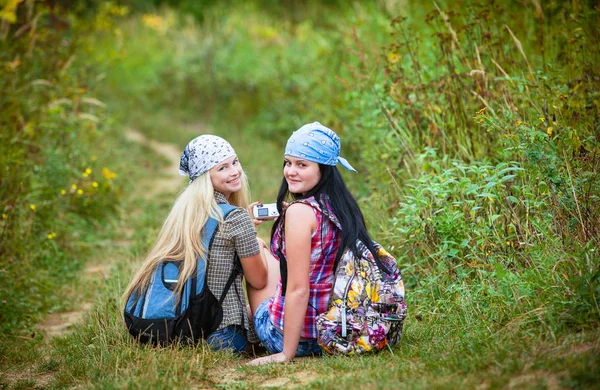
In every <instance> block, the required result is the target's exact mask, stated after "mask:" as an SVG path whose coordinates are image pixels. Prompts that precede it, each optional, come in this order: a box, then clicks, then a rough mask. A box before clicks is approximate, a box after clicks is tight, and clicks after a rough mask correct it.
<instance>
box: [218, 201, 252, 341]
mask: <svg viewBox="0 0 600 390" xmlns="http://www.w3.org/2000/svg"><path fill="white" fill-rule="evenodd" d="M215 200H216V201H217V203H228V202H227V199H226V198H225V196H224V195H223V194H222V193H220V192H217V191H215ZM236 252H237V254H238V256H239V257H240V258H245V257H250V256H254V255H257V254H259V253H260V248H259V246H258V242H257V241H256V230H255V228H254V224H253V223H252V220H251V219H250V215H249V214H248V211H246V210H245V209H243V208H241V207H240V208H238V209H236V210H233V211H232V212H230V213H229V215H228V216H227V218H226V219H225V221H224V222H223V223H222V224H219V227H218V228H217V231H216V232H215V236H214V239H213V242H212V245H211V247H210V253H209V256H208V274H207V282H208V288H209V289H210V291H211V292H212V293H213V294H214V296H215V297H216V298H217V299H219V298H220V297H221V294H222V293H223V290H224V289H225V285H226V284H227V280H228V279H229V275H230V274H231V270H232V268H233V259H234V257H235V253H236ZM229 325H240V326H242V325H243V326H244V327H245V328H246V330H247V336H248V341H250V342H251V343H254V342H257V341H258V338H257V337H256V332H255V331H254V324H252V323H251V322H250V321H249V319H248V312H247V310H246V299H245V296H244V290H243V288H242V275H241V274H240V275H238V277H237V278H236V279H235V281H234V282H233V284H232V285H231V287H230V289H229V291H228V292H227V295H226V296H225V299H224V300H223V321H222V322H221V325H220V326H219V329H223V328H225V327H227V326H229Z"/></svg>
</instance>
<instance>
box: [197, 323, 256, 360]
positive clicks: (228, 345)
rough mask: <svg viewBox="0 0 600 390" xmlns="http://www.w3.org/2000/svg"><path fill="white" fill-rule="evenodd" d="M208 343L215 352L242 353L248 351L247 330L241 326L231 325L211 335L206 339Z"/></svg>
mask: <svg viewBox="0 0 600 390" xmlns="http://www.w3.org/2000/svg"><path fill="white" fill-rule="evenodd" d="M206 343H207V344H208V345H210V346H211V347H212V349H214V350H215V351H218V350H220V349H231V350H232V351H233V352H235V353H242V352H245V351H246V349H248V338H247V337H246V329H244V328H243V327H241V326H239V325H229V326H228V327H226V328H223V329H219V330H217V331H216V332H213V333H211V334H210V335H209V336H208V337H207V338H206Z"/></svg>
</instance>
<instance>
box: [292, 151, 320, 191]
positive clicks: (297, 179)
mask: <svg viewBox="0 0 600 390" xmlns="http://www.w3.org/2000/svg"><path fill="white" fill-rule="evenodd" d="M284 161H285V164H284V166H283V177H285V180H286V181H287V184H288V190H289V191H290V192H291V193H292V194H302V195H306V193H307V192H308V191H310V190H312V189H313V188H314V187H315V186H316V185H317V183H318V182H319V180H320V179H321V170H320V169H319V164H317V163H316V162H312V161H308V160H303V159H301V158H297V157H292V156H285V160H284Z"/></svg>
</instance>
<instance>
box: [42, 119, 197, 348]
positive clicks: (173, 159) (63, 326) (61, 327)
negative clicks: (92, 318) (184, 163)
mask: <svg viewBox="0 0 600 390" xmlns="http://www.w3.org/2000/svg"><path fill="white" fill-rule="evenodd" d="M125 136H126V138H127V140H129V141H131V142H135V143H139V144H143V145H146V146H149V147H150V148H151V149H153V150H154V151H155V152H156V153H157V154H158V155H160V156H162V157H164V158H166V159H167V160H168V161H169V163H168V164H167V166H166V167H165V168H164V169H162V171H161V172H160V173H161V174H160V175H159V176H158V177H152V178H149V179H148V183H147V186H148V188H149V189H148V190H147V191H146V193H145V197H146V198H151V197H154V196H156V195H158V194H160V193H164V192H173V191H174V189H177V188H180V187H181V185H182V183H183V182H185V178H184V177H183V176H180V175H179V174H178V171H179V159H180V156H181V151H180V150H179V149H178V148H177V147H175V146H174V145H171V144H165V143H161V142H158V141H155V140H151V139H148V138H146V136H144V135H143V134H142V133H140V132H139V131H137V130H134V129H127V130H126V133H125ZM131 234H132V232H127V231H125V232H124V235H123V236H124V237H125V239H121V240H118V241H113V244H114V245H116V246H124V247H126V246H129V245H130V244H131V242H130V241H129V240H128V237H130V236H131ZM101 259H102V260H101V261H102V262H95V261H89V262H88V264H87V265H86V267H85V268H84V270H83V272H82V274H81V279H82V281H83V283H89V282H93V281H97V280H102V279H104V280H106V279H108V278H109V277H110V272H111V268H112V267H113V264H112V263H110V262H105V261H106V259H105V258H104V257H102V258H101ZM90 260H91V259H90ZM91 308H92V302H86V301H84V302H82V303H81V304H80V306H79V307H78V308H76V309H74V310H70V311H64V312H56V313H51V314H50V315H49V316H48V317H46V319H45V320H43V321H42V322H41V323H40V324H38V329H40V330H41V331H42V332H43V333H44V334H45V335H46V337H47V339H48V340H50V339H52V338H54V337H56V336H62V335H65V334H67V333H68V332H70V331H71V330H72V328H73V325H75V324H77V323H79V322H80V321H81V320H82V319H83V317H84V315H85V313H86V312H87V311H88V310H90V309H91Z"/></svg>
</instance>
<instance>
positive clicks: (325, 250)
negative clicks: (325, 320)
mask: <svg viewBox="0 0 600 390" xmlns="http://www.w3.org/2000/svg"><path fill="white" fill-rule="evenodd" d="M321 196H322V201H323V203H324V205H325V208H326V210H325V212H326V213H327V214H328V215H330V216H331V217H327V215H323V210H322V209H321V207H322V206H321V205H320V204H319V203H318V202H317V200H316V199H315V198H314V197H310V198H307V199H302V200H298V201H296V202H295V203H304V204H307V205H309V206H311V207H312V208H313V209H314V210H315V216H316V218H317V228H316V229H315V232H314V233H313V235H312V240H311V251H310V271H309V275H308V278H309V282H310V295H309V297H308V308H307V309H306V316H305V317H304V326H303V327H302V333H301V334H300V336H301V337H304V338H310V339H316V338H317V327H316V317H317V315H319V314H321V313H324V312H325V311H327V306H328V304H329V298H330V297H331V292H332V289H333V282H334V280H333V279H334V278H333V276H334V275H333V274H334V269H333V267H334V263H335V257H336V255H337V251H338V249H339V247H340V242H341V238H342V232H341V230H340V229H339V228H338V227H337V226H336V225H335V224H334V223H333V222H332V221H331V219H333V220H335V221H337V218H336V217H335V214H334V213H333V209H332V208H331V205H330V204H329V199H328V198H327V196H326V195H321ZM283 219H284V218H281V219H280V220H279V221H278V224H279V225H278V226H277V229H276V230H275V234H274V235H273V239H272V241H271V252H272V253H273V255H274V256H275V258H276V259H277V260H279V258H278V256H277V253H278V249H281V253H282V254H283V255H284V256H285V257H286V259H287V254H286V251H285V236H284V234H285V231H284V229H283ZM338 226H339V225H338ZM282 236H283V237H282ZM280 237H282V238H283V239H280ZM280 242H281V248H280V246H279V245H280ZM281 283H282V281H281V280H279V283H278V284H277V289H276V290H275V296H274V297H273V298H271V301H270V302H269V315H270V317H271V321H272V322H273V325H275V326H276V327H277V328H279V329H282V330H283V318H284V311H283V308H284V305H285V297H284V296H282V284H281Z"/></svg>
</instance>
